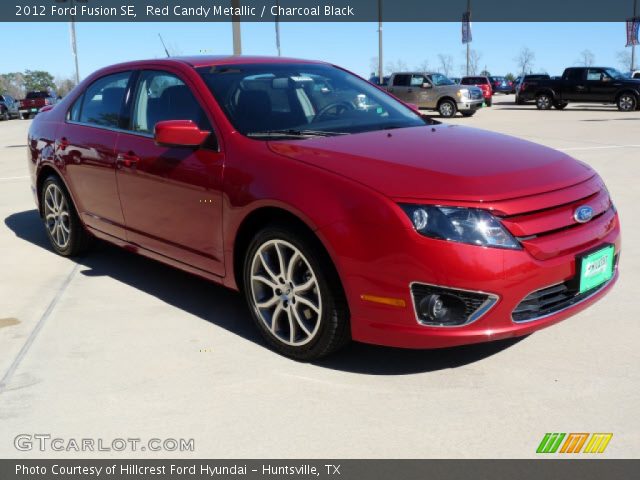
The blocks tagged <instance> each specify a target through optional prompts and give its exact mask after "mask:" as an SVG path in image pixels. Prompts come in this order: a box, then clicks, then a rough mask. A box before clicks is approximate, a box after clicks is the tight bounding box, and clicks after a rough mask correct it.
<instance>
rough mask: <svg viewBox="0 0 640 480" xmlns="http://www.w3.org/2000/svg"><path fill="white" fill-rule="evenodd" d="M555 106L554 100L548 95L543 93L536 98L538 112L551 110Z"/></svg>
mask: <svg viewBox="0 0 640 480" xmlns="http://www.w3.org/2000/svg"><path fill="white" fill-rule="evenodd" d="M552 105H553V99H552V98H551V95H549V94H548V93H541V94H540V95H538V96H537V97H536V108H537V109H538V110H549V109H550V108H551V107H552Z"/></svg>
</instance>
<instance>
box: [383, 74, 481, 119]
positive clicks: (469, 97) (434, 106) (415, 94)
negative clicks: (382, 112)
mask: <svg viewBox="0 0 640 480" xmlns="http://www.w3.org/2000/svg"><path fill="white" fill-rule="evenodd" d="M386 89H387V91H388V92H389V93H391V94H393V95H394V96H395V97H397V98H399V99H400V100H402V101H403V102H405V103H410V104H413V105H416V106H418V108H424V109H429V110H437V111H438V112H439V113H440V115H441V116H443V117H453V116H454V115H455V114H456V112H460V113H461V114H462V115H464V116H465V117H470V116H472V115H473V114H474V113H476V111H477V110H478V108H480V107H482V92H481V91H480V90H479V89H477V88H464V87H462V86H460V85H457V84H455V83H454V82H453V81H452V80H451V79H449V78H447V77H446V76H444V75H442V74H441V73H433V72H431V73H429V72H427V73H421V72H399V73H394V74H392V75H391V78H390V79H389V84H388V85H387V87H386Z"/></svg>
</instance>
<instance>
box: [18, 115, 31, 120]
mask: <svg viewBox="0 0 640 480" xmlns="http://www.w3.org/2000/svg"><path fill="white" fill-rule="evenodd" d="M30 116H31V115H29V114H28V113H22V114H20V118H22V120H29V117H30Z"/></svg>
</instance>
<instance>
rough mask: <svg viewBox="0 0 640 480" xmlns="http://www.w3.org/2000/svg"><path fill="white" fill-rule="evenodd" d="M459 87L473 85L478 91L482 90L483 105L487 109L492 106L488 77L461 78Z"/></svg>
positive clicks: (491, 92)
mask: <svg viewBox="0 0 640 480" xmlns="http://www.w3.org/2000/svg"><path fill="white" fill-rule="evenodd" d="M460 85H474V86H476V87H478V88H480V90H482V97H483V98H484V103H485V104H486V105H487V107H490V106H491V105H492V104H493V88H491V82H490V81H489V77H480V76H473V77H462V79H461V80H460Z"/></svg>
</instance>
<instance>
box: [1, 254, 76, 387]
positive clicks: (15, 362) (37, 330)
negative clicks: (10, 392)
mask: <svg viewBox="0 0 640 480" xmlns="http://www.w3.org/2000/svg"><path fill="white" fill-rule="evenodd" d="M79 269H80V264H79V263H76V264H75V266H74V267H73V269H72V270H71V272H70V273H69V275H67V278H65V279H64V282H62V285H60V288H58V291H57V292H56V294H55V296H54V297H53V299H52V300H51V302H50V303H49V305H48V306H47V309H46V310H45V311H44V313H43V314H42V316H41V317H40V320H38V323H37V324H36V326H35V327H34V329H33V330H32V331H31V333H30V334H29V337H28V338H27V341H26V342H24V345H23V346H22V348H21V349H20V351H19V352H18V355H16V358H14V360H13V362H12V363H11V365H10V366H9V368H8V369H7V371H6V372H5V374H4V376H3V377H2V380H0V394H2V393H4V392H5V390H6V389H7V386H8V385H9V381H10V380H11V378H12V377H13V374H14V373H15V372H16V370H17V369H18V367H19V366H20V364H21V363H22V360H23V359H24V357H25V356H26V355H27V352H28V351H29V349H30V348H31V345H32V344H33V342H34V341H35V339H36V337H37V336H38V333H40V330H42V327H43V326H44V324H45V322H46V321H47V319H48V318H49V317H50V316H51V313H52V312H53V310H54V309H55V307H56V305H57V304H58V302H59V301H60V298H62V294H63V293H64V292H65V290H66V289H67V287H68V286H69V284H70V283H71V280H72V279H73V277H74V276H75V274H76V273H77V272H78V270H79Z"/></svg>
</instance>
